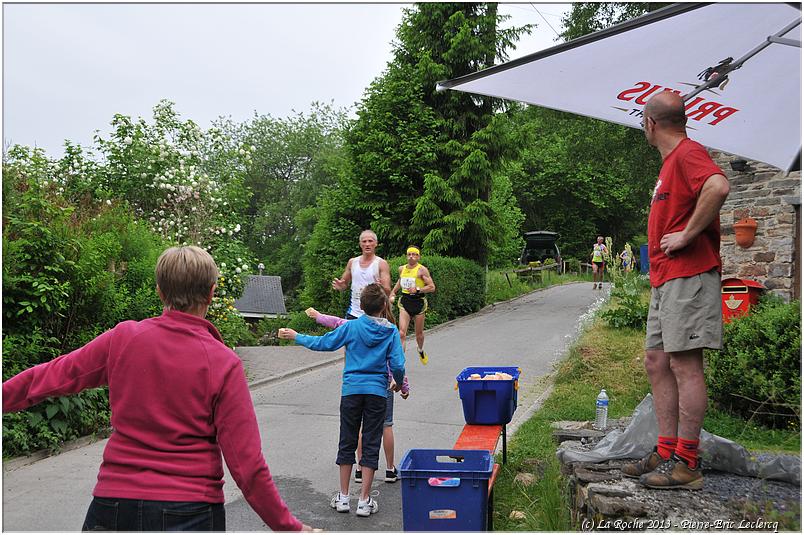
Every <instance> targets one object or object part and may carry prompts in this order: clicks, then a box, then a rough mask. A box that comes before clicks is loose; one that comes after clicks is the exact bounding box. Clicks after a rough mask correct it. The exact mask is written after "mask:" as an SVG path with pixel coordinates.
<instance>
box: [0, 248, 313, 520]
mask: <svg viewBox="0 0 804 535" xmlns="http://www.w3.org/2000/svg"><path fill="white" fill-rule="evenodd" d="M217 280H218V268H217V266H216V265H215V261H214V260H213V259H212V257H211V256H210V255H209V253H207V252H206V251H204V250H203V249H200V248H198V247H193V246H189V247H172V248H170V249H168V250H166V251H165V252H164V253H162V255H161V256H160V257H159V260H158V261H157V264H156V291H157V292H158V294H159V298H160V299H161V300H162V303H163V304H164V310H163V312H162V315H161V316H158V317H154V318H149V319H146V320H143V321H139V322H136V321H124V322H122V323H119V324H118V325H117V326H115V327H114V328H113V329H111V330H109V331H106V332H105V333H103V334H101V335H100V336H98V337H97V338H95V339H94V340H92V341H91V342H89V343H88V344H87V345H85V346H84V347H81V348H79V349H76V350H75V351H73V352H72V353H68V354H67V355H62V356H61V357H58V358H56V359H54V360H52V361H50V362H46V363H44V364H40V365H38V366H34V367H33V368H30V369H28V370H25V371H24V372H22V373H20V374H18V375H16V376H14V377H12V378H11V379H9V380H8V381H6V382H4V383H3V412H4V413H5V412H13V411H19V410H22V409H25V408H27V407H30V406H32V405H35V404H37V403H39V402H40V401H43V400H44V399H46V398H49V397H53V396H64V395H68V394H75V393H77V392H80V391H82V390H84V389H86V388H95V387H99V386H104V385H108V386H109V403H110V405H111V409H112V421H111V423H112V428H113V432H112V435H111V437H110V438H109V441H108V443H107V444H106V448H105V449H104V451H103V462H102V463H101V466H100V470H99V472H98V483H97V485H95V489H94V491H93V492H92V494H93V496H94V498H93V500H92V503H90V506H89V510H88V511H87V515H86V519H85V521H84V526H83V530H85V531H86V530H100V529H105V530H112V531H175V530H180V531H225V529H226V518H225V512H224V507H223V504H224V496H223V462H222V459H221V454H222V455H223V459H225V460H226V465H227V466H228V467H229V471H230V472H231V474H232V477H233V478H234V480H235V482H236V483H237V486H238V487H240V489H241V490H242V492H243V496H244V497H245V498H246V500H247V501H248V503H249V504H250V505H251V507H252V508H253V509H254V511H256V512H257V514H258V515H259V516H260V518H261V519H262V520H263V521H264V522H265V523H266V524H268V526H269V527H270V528H271V529H272V530H274V531H300V530H301V531H309V530H310V529H311V528H310V527H309V526H306V525H304V524H303V523H302V522H300V521H299V520H298V519H297V518H296V517H294V516H293V514H291V512H290V511H289V510H288V507H287V505H285V502H284V501H283V500H282V498H281V497H280V496H279V492H278V491H277V489H276V486H275V485H274V482H273V480H272V478H271V473H270V471H269V470H268V465H267V464H266V463H265V458H264V457H263V455H262V446H261V444H260V434H259V429H258V427H257V418H256V416H255V414H254V406H253V405H252V402H251V396H250V394H249V390H248V385H247V383H246V376H245V373H244V371H243V366H242V363H241V361H240V359H239V358H238V356H237V355H236V354H235V353H234V351H232V350H231V349H229V348H228V347H226V346H225V345H224V344H223V340H222V339H221V336H220V334H219V333H218V331H217V329H215V326H213V325H212V324H211V323H210V322H209V321H207V320H206V319H204V317H205V316H206V313H207V309H208V308H209V304H210V303H211V301H212V296H213V294H214V293H215V285H216V281H217Z"/></svg>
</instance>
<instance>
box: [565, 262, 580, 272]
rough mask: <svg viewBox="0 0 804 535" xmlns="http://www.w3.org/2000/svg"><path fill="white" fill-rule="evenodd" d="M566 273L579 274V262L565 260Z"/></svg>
mask: <svg viewBox="0 0 804 535" xmlns="http://www.w3.org/2000/svg"><path fill="white" fill-rule="evenodd" d="M566 262H567V272H568V273H580V272H581V261H580V260H578V259H577V258H567V259H566Z"/></svg>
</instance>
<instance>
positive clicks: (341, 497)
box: [329, 491, 349, 513]
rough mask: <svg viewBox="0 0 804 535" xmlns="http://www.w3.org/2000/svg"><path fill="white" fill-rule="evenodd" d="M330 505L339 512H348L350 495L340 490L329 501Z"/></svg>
mask: <svg viewBox="0 0 804 535" xmlns="http://www.w3.org/2000/svg"><path fill="white" fill-rule="evenodd" d="M329 505H330V506H331V507H332V508H333V509H335V510H336V511H338V512H339V513H348V512H349V495H348V494H341V492H340V491H338V492H336V493H335V494H334V495H333V496H332V500H331V501H330V502H329Z"/></svg>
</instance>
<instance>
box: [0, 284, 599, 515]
mask: <svg viewBox="0 0 804 535" xmlns="http://www.w3.org/2000/svg"><path fill="white" fill-rule="evenodd" d="M601 296H602V292H594V291H592V290H591V289H590V287H589V285H588V284H569V285H564V286H558V287H553V288H550V289H547V290H542V291H537V292H534V293H531V294H529V295H527V296H523V297H521V298H518V299H515V300H513V301H509V302H507V303H504V304H500V305H497V306H495V307H488V308H486V309H484V310H483V311H482V312H480V313H478V314H475V315H472V316H469V317H466V318H461V319H459V320H456V321H454V322H451V323H449V324H447V325H443V326H439V327H438V328H436V329H433V330H432V331H430V332H428V334H427V340H426V347H427V349H428V353H429V354H430V363H429V364H428V365H427V366H423V365H422V364H421V363H420V362H419V360H418V358H417V357H416V356H415V351H414V350H415V343H411V344H410V347H409V351H408V355H407V356H408V365H407V368H408V377H409V379H410V383H411V395H410V398H408V399H407V400H402V399H401V398H399V397H397V398H396V406H395V409H396V410H395V415H394V421H395V426H394V429H395V436H396V451H397V460H398V458H399V457H401V455H402V453H403V452H405V451H406V450H408V449H410V448H450V447H451V446H452V444H453V443H454V442H455V439H456V438H457V437H458V435H459V434H460V431H461V428H462V426H463V423H464V421H463V413H462V409H461V402H460V399H459V397H458V393H457V392H456V391H455V389H454V387H455V376H456V375H457V374H458V372H460V370H461V369H463V368H464V367H466V366H494V365H500V366H503V365H505V366H519V367H521V368H522V376H521V379H520V391H519V409H518V411H517V413H516V414H515V415H514V422H513V424H514V425H513V426H512V427H515V426H516V424H517V423H518V421H519V420H521V419H522V417H523V416H524V415H525V413H526V412H527V409H528V407H530V406H531V405H532V404H533V402H534V401H535V400H537V399H538V397H539V395H540V394H541V393H542V392H543V390H544V384H543V381H540V378H542V377H543V376H545V375H547V374H549V373H550V372H551V371H552V369H553V364H554V362H555V361H556V360H557V359H559V358H560V357H561V356H562V355H563V354H564V352H565V350H566V348H567V345H568V344H569V343H570V342H571V340H572V339H573V338H574V336H575V335H576V334H577V331H578V322H579V318H581V317H582V316H583V315H584V314H585V313H586V312H587V311H588V310H589V309H590V307H593V306H595V304H597V303H599V300H600V298H601ZM411 341H412V338H411ZM239 352H240V354H241V356H242V357H243V359H244V362H245V363H246V367H247V370H248V374H249V379H250V381H251V382H252V385H256V386H255V388H254V389H253V390H252V396H253V399H254V404H255V407H256V411H257V418H258V420H259V424H260V429H261V431H262V440H263V449H264V452H265V457H266V459H267V461H268V465H269V466H270V468H271V471H272V473H273V475H274V479H275V480H276V482H277V485H278V486H279V489H280V492H281V493H282V496H283V497H284V498H285V500H286V501H287V502H288V504H289V505H290V507H291V509H292V510H293V511H294V512H295V513H296V514H297V515H298V516H299V518H301V519H302V520H303V521H304V522H305V523H307V524H310V525H312V526H315V527H322V528H325V529H327V530H328V531H401V529H402V520H401V511H402V506H401V496H400V483H396V484H387V483H384V482H383V481H382V479H381V478H379V477H378V478H377V479H376V481H375V482H374V485H373V489H374V491H376V492H378V493H379V495H378V496H377V500H378V502H379V504H380V512H379V514H377V515H372V516H371V517H370V518H369V519H365V518H358V517H356V516H355V515H354V514H353V513H352V514H348V515H347V514H337V513H335V512H334V511H333V510H332V509H331V508H330V507H329V498H330V496H331V494H332V493H333V492H334V491H335V490H337V469H336V466H335V464H334V458H335V453H336V451H337V440H338V402H339V398H340V375H341V366H340V362H341V355H339V354H322V353H314V352H312V351H308V350H306V349H304V348H299V347H290V348H244V349H243V350H239ZM304 370H309V371H304ZM104 445H105V441H101V442H98V443H95V444H91V445H89V446H85V447H82V448H78V449H75V450H72V451H68V452H65V453H62V454H61V455H57V456H54V457H50V458H47V459H44V460H41V461H38V462H35V463H33V464H30V465H27V466H18V465H17V464H15V463H6V465H5V466H4V474H3V475H4V477H3V529H4V530H10V531H77V530H78V529H80V526H81V522H82V520H83V516H84V513H85V511H86V507H87V504H88V503H89V501H90V499H91V498H90V495H91V491H92V488H93V486H94V484H95V477H96V474H97V468H98V465H99V464H100V459H101V452H102V450H103V446H104ZM380 459H381V460H380V471H378V474H380V473H382V470H384V463H385V462H384V456H383V455H382V454H381V456H380ZM224 489H225V492H226V510H227V528H228V529H229V530H230V531H259V530H264V529H266V527H265V525H264V524H263V523H262V522H261V521H260V519H259V518H258V517H257V516H256V515H255V514H254V513H253V511H251V509H250V507H249V506H248V504H247V503H246V502H245V500H244V499H243V497H242V495H241V494H240V492H239V491H238V489H237V487H236V486H235V485H234V483H233V482H232V481H231V479H229V478H228V474H227V484H226V485H225V487H224ZM352 490H353V492H356V490H357V489H356V485H355V484H353V489H352ZM355 507H356V499H353V501H352V511H354V508H355Z"/></svg>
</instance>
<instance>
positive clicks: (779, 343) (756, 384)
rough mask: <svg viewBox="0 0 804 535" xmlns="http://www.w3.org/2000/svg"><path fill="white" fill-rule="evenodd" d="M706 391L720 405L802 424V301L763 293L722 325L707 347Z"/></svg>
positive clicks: (764, 419) (751, 416) (759, 418)
mask: <svg viewBox="0 0 804 535" xmlns="http://www.w3.org/2000/svg"><path fill="white" fill-rule="evenodd" d="M707 362H708V365H707V369H706V379H707V386H708V387H709V396H710V398H711V399H712V401H713V402H714V403H715V404H716V405H717V406H718V407H719V408H721V409H724V410H726V411H728V412H731V413H733V414H736V415H738V416H741V417H743V418H745V419H748V420H753V421H755V422H757V423H761V424H764V425H769V426H771V427H777V428H781V427H785V428H789V427H793V428H800V425H801V421H800V409H801V303H800V302H799V301H793V302H792V303H783V302H781V301H780V300H779V299H778V298H777V299H773V298H763V300H762V301H761V302H760V306H758V307H757V308H754V309H752V311H751V314H749V315H746V316H743V317H740V318H738V319H735V320H733V321H731V322H730V323H728V324H726V325H725V326H724V332H723V350H722V351H708V352H707Z"/></svg>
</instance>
